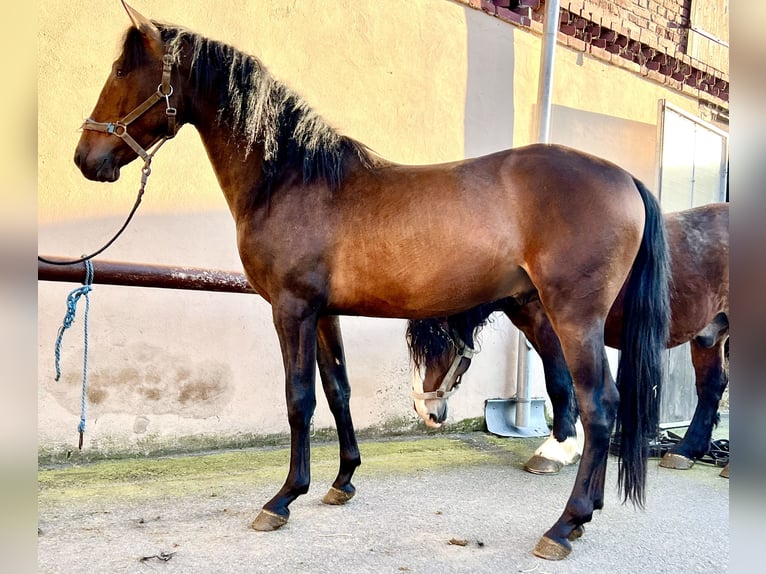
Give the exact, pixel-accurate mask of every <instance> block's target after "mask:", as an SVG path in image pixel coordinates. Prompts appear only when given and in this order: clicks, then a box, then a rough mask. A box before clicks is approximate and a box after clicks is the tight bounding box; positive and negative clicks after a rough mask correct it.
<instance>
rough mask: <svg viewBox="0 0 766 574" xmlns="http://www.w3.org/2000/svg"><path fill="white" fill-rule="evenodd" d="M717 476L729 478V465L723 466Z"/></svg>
mask: <svg viewBox="0 0 766 574" xmlns="http://www.w3.org/2000/svg"><path fill="white" fill-rule="evenodd" d="M718 476H722V477H723V478H729V465H728V464H727V465H726V466H724V467H723V470H722V471H721V473H720V474H719V475H718Z"/></svg>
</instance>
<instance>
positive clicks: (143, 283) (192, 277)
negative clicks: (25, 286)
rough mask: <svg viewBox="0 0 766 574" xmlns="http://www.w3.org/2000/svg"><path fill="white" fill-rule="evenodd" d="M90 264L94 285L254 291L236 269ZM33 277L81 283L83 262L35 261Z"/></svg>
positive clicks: (109, 263) (237, 291)
mask: <svg viewBox="0 0 766 574" xmlns="http://www.w3.org/2000/svg"><path fill="white" fill-rule="evenodd" d="M46 259H50V260H51V261H65V259H64V258H61V257H49V256H46ZM92 263H93V283H94V284H103V285H122V286H126V287H155V288H158V289H184V290H191V291H216V292H225V293H249V294H255V291H253V289H252V287H250V284H249V283H248V282H247V279H246V278H245V275H244V273H239V272H236V271H221V270H210V269H202V268H199V267H175V266H169V265H149V264H146V263H124V262H119V261H96V260H93V261H92ZM37 279H38V281H61V282H65V283H83V281H84V279H85V263H78V264H75V265H51V264H49V263H44V262H42V261H38V263H37Z"/></svg>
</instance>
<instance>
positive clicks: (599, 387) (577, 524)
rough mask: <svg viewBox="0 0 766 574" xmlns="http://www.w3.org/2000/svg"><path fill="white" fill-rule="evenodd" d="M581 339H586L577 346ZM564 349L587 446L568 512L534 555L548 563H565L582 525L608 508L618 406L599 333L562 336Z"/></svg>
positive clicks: (584, 449)
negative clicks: (608, 472)
mask: <svg viewBox="0 0 766 574" xmlns="http://www.w3.org/2000/svg"><path fill="white" fill-rule="evenodd" d="M580 336H582V337H583V338H582V339H581V340H578V339H580ZM561 344H562V348H563V349H564V350H565V354H566V357H567V362H568V363H569V364H570V365H571V372H572V375H573V379H574V384H575V390H576V395H577V402H578V406H579V409H580V418H581V420H582V424H583V429H584V431H585V433H584V434H585V445H584V448H583V454H582V458H581V459H580V466H579V468H578V469H577V477H576V478H575V485H574V488H573V489H572V493H571V495H570V496H569V500H568V501H567V504H566V506H565V508H564V512H563V513H562V515H561V517H560V518H559V519H558V521H557V522H556V523H555V524H554V525H553V526H552V527H551V528H550V529H549V530H548V531H547V532H546V533H545V535H544V536H543V537H542V538H541V539H540V541H539V542H538V543H537V546H535V550H534V553H535V555H537V556H540V557H541V558H547V559H549V560H560V559H562V558H564V557H566V556H567V555H568V554H569V553H570V552H571V549H572V546H571V544H570V543H569V542H570V541H571V540H574V539H576V538H579V537H580V536H581V535H582V533H583V526H582V525H583V524H585V523H586V522H590V520H591V518H592V517H593V511H594V510H597V509H600V508H603V506H604V482H605V480H606V463H607V457H608V454H609V440H610V436H611V433H612V429H613V428H614V423H615V419H616V416H617V408H618V405H619V394H618V392H617V386H616V385H615V383H614V380H613V379H612V374H611V372H610V371H609V364H608V362H607V358H606V351H605V349H604V342H603V336H602V335H601V333H600V332H599V330H598V329H594V330H593V331H592V332H591V334H590V336H586V335H578V334H577V333H576V332H574V333H572V335H571V337H565V336H564V335H562V337H561Z"/></svg>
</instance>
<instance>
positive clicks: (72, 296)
mask: <svg viewBox="0 0 766 574" xmlns="http://www.w3.org/2000/svg"><path fill="white" fill-rule="evenodd" d="M92 284H93V263H92V262H91V260H90V259H86V260H85V282H84V283H83V285H82V287H78V288H77V289H74V290H72V292H71V293H69V295H67V298H66V308H67V310H66V315H64V322H63V323H62V325H61V327H59V332H58V336H57V337H56V348H55V355H56V380H57V381H58V380H59V378H60V377H61V366H60V363H61V339H62V338H63V337H64V331H66V330H67V329H68V328H69V327H71V326H72V323H74V317H75V313H76V312H77V303H78V302H79V300H80V297H81V296H83V295H84V296H85V315H84V316H83V331H84V333H85V335H84V351H83V367H82V400H81V406H80V424H79V425H78V427H77V430H78V431H79V433H80V442H79V448H80V449H82V438H83V434H84V433H85V398H86V391H87V386H88V310H89V309H90V299H89V298H88V293H90V291H91V289H92V287H91V285H92Z"/></svg>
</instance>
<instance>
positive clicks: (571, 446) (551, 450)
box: [535, 434, 581, 465]
mask: <svg viewBox="0 0 766 574" xmlns="http://www.w3.org/2000/svg"><path fill="white" fill-rule="evenodd" d="M577 447H578V444H577V439H576V438H575V437H569V438H568V439H566V440H565V441H564V442H559V441H557V440H556V439H555V437H554V436H553V434H551V436H549V437H548V438H547V439H545V442H544V443H543V444H541V445H540V446H539V447H538V448H537V450H536V451H535V454H536V455H539V456H542V457H543V458H547V459H548V460H555V461H556V462H560V463H561V464H565V465H566V464H572V463H573V462H575V461H576V460H577V459H578V458H579V456H580V453H581V451H579V452H578V448H577Z"/></svg>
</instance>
